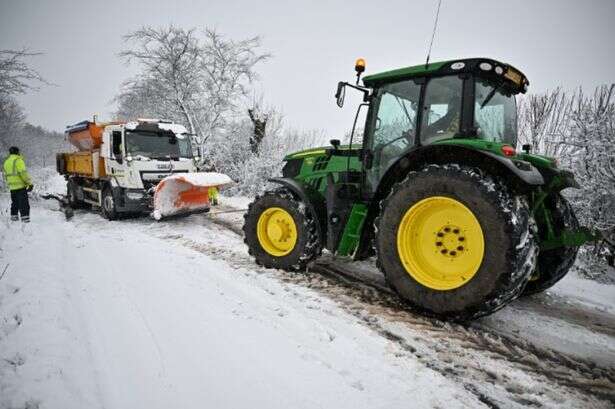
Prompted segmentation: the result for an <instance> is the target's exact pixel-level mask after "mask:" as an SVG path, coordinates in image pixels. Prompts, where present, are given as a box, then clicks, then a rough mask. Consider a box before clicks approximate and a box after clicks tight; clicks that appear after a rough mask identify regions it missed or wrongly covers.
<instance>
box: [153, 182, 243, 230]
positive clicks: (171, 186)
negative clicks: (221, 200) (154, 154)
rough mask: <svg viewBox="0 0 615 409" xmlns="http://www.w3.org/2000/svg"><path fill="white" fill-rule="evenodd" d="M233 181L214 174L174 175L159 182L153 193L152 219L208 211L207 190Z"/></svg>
mask: <svg viewBox="0 0 615 409" xmlns="http://www.w3.org/2000/svg"><path fill="white" fill-rule="evenodd" d="M232 182H233V181H232V180H231V178H229V177H228V176H227V175H224V174H222V173H214V172H203V173H176V174H174V175H171V176H168V177H166V178H164V179H162V180H161V181H160V183H158V185H157V186H156V190H155V191H154V211H153V212H152V217H153V218H154V219H156V220H160V219H162V218H163V217H168V216H173V215H177V214H182V213H191V212H196V211H199V210H206V209H209V190H210V189H211V188H215V187H219V186H223V185H228V184H230V183H232Z"/></svg>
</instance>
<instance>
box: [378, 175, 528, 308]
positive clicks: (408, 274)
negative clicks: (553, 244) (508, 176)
mask: <svg viewBox="0 0 615 409" xmlns="http://www.w3.org/2000/svg"><path fill="white" fill-rule="evenodd" d="M534 226H535V225H534V220H533V218H532V217H531V214H530V211H529V209H528V205H527V202H526V200H525V198H523V197H520V196H515V195H513V193H512V192H511V191H510V190H509V189H508V188H507V186H506V185H505V184H504V183H502V182H501V181H499V180H496V179H494V178H492V177H489V176H485V175H482V174H481V173H480V172H479V171H476V170H473V169H470V168H466V167H460V166H457V165H453V164H451V165H443V166H436V165H429V166H427V167H425V168H424V169H422V170H421V171H420V172H411V173H410V174H409V175H408V177H407V178H406V179H405V180H404V181H403V182H400V183H397V184H396V185H394V187H393V189H392V191H391V193H390V194H389V196H388V197H387V198H386V199H385V200H384V201H383V202H382V203H381V214H380V216H379V217H378V219H377V220H376V232H377V233H376V250H377V252H378V265H379V267H380V269H381V270H382V271H383V273H384V275H385V277H386V279H387V281H388V282H389V283H390V285H391V286H392V287H393V288H394V289H395V290H396V291H397V292H398V293H399V294H400V295H401V297H403V298H404V299H406V300H407V301H408V302H409V303H410V304H412V305H413V306H414V307H415V308H417V309H418V310H420V311H421V312H424V313H427V314H430V315H435V316H437V317H440V318H444V319H453V320H468V319H474V318H477V317H480V316H483V315H487V314H490V313H493V312H494V311H497V310H498V309H500V308H502V307H503V306H504V305H506V304H507V303H508V302H510V301H511V300H513V299H515V298H516V297H518V296H519V295H520V294H521V292H522V291H523V288H524V287H525V285H526V283H527V281H528V279H529V276H530V274H531V272H532V271H533V270H534V268H535V264H536V255H537V254H538V246H537V243H536V239H535V234H534V230H535V227H534Z"/></svg>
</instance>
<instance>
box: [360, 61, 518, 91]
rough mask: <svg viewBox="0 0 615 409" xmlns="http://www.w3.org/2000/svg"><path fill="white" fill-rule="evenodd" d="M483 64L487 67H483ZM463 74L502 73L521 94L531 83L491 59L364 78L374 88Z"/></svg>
mask: <svg viewBox="0 0 615 409" xmlns="http://www.w3.org/2000/svg"><path fill="white" fill-rule="evenodd" d="M483 63H485V64H487V65H483ZM483 67H485V68H486V67H490V69H489V70H485V69H484V68H483ZM500 68H501V69H500ZM496 69H497V71H496ZM462 72H481V73H483V74H486V75H490V74H492V75H494V76H496V72H498V73H500V72H501V74H500V75H503V76H504V77H505V78H506V79H508V80H510V81H512V82H514V83H515V85H517V86H518V88H519V91H521V92H524V89H525V85H526V84H528V85H529V81H528V80H527V78H526V77H525V75H523V73H522V72H521V71H519V70H518V69H516V68H514V67H513V66H511V65H509V64H505V63H502V62H499V61H496V60H492V59H490V58H466V59H460V60H448V61H440V62H433V63H430V64H421V65H413V66H411V67H405V68H398V69H396V70H391V71H384V72H380V73H376V74H372V75H368V76H366V77H364V78H363V84H365V86H367V87H373V86H375V85H378V84H382V83H388V82H395V81H401V80H405V79H410V78H417V77H429V76H439V75H447V74H454V73H462Z"/></svg>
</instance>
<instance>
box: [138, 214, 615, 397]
mask: <svg viewBox="0 0 615 409" xmlns="http://www.w3.org/2000/svg"><path fill="white" fill-rule="evenodd" d="M197 220H198V222H199V224H203V225H205V226H206V227H208V228H209V229H215V228H216V226H217V228H218V229H219V228H220V227H221V228H222V229H223V230H222V231H219V233H222V232H224V231H229V232H232V233H234V234H236V235H239V236H240V237H241V236H242V232H241V228H240V227H239V226H238V224H237V223H236V222H234V221H232V220H230V221H229V220H222V219H219V218H216V217H212V215H209V216H205V217H201V218H198V219H197ZM194 221H195V220H194V219H192V220H191V222H188V221H186V222H184V224H185V225H188V226H194ZM133 222H134V223H135V224H144V223H143V222H142V221H140V220H134V221H133ZM174 223H178V221H174ZM150 225H151V223H150ZM180 225H181V222H180ZM156 226H161V225H156ZM178 227H181V226H178ZM145 230H148V231H149V232H150V233H152V234H153V235H155V236H157V237H158V238H161V239H164V240H173V241H177V242H179V243H181V244H183V245H184V246H186V247H189V248H192V249H194V250H196V251H199V252H201V253H204V254H207V255H208V256H211V257H213V258H217V259H222V260H224V261H226V262H227V263H228V264H229V265H231V266H232V267H234V268H237V269H248V270H251V271H256V272H257V273H259V274H265V275H268V276H273V277H274V278H276V279H278V280H280V281H283V282H286V283H289V284H294V285H300V286H302V287H307V288H310V289H313V290H316V291H317V292H318V293H320V294H324V295H326V296H327V297H328V298H330V299H332V300H334V301H335V302H336V303H337V304H338V306H340V307H341V308H342V309H343V310H345V311H346V312H348V313H350V314H351V315H352V316H354V317H356V318H357V319H358V320H359V321H360V322H361V323H362V324H364V325H366V326H368V327H369V328H371V329H372V330H374V331H375V332H377V333H379V334H380V335H382V336H383V337H386V338H387V339H389V340H390V341H391V342H392V343H394V344H395V345H397V346H398V348H399V349H400V351H402V352H400V353H401V354H405V355H407V356H409V357H412V358H415V359H418V360H420V361H421V362H422V363H423V364H424V365H425V366H427V367H429V368H431V369H433V370H435V371H437V372H439V373H441V374H443V375H445V376H446V377H448V378H451V379H454V380H455V381H457V382H459V383H460V384H462V385H463V386H464V387H465V388H466V390H468V391H470V392H472V393H473V394H474V395H476V396H477V397H478V398H479V399H480V400H481V401H482V402H483V403H485V404H486V405H487V406H489V407H501V406H503V407H509V406H519V407H524V406H543V405H547V406H563V407H566V406H569V407H609V405H610V404H612V403H613V402H615V371H613V370H611V369H605V368H599V367H598V366H597V365H596V364H595V363H593V362H589V361H583V360H579V359H575V358H572V357H568V356H565V355H564V354H561V353H558V352H556V351H552V350H549V349H545V348H540V347H538V346H536V345H533V344H531V343H530V342H527V341H526V340H524V339H522V338H520V337H510V336H507V335H505V334H499V333H497V332H494V331H493V329H491V328H488V327H481V326H478V327H476V326H472V325H468V326H464V325H461V324H453V323H445V322H442V321H439V320H436V319H432V318H427V317H424V316H421V315H417V314H415V313H413V312H412V311H411V310H410V309H409V308H408V306H407V305H406V304H405V303H403V301H402V300H400V299H399V297H397V296H396V295H395V294H394V293H393V292H392V291H391V290H390V289H389V288H387V287H384V286H383V285H381V284H379V283H377V282H375V281H374V280H369V279H366V278H365V277H361V276H360V275H357V274H354V273H353V272H352V271H346V270H345V269H344V268H343V266H340V265H339V264H336V263H331V262H328V261H326V260H321V261H317V262H316V263H314V265H313V266H312V267H311V269H310V270H311V272H315V273H317V274H301V273H288V272H284V271H281V270H269V269H264V268H261V267H258V266H257V265H256V264H255V263H254V261H253V260H252V259H251V258H250V257H249V256H248V255H247V252H245V251H244V250H243V244H242V241H241V240H239V238H237V239H238V240H237V241H238V243H237V244H238V246H232V247H229V246H228V244H227V245H226V246H225V245H220V244H219V243H217V242H216V240H215V238H213V239H210V240H207V239H205V240H204V241H201V240H200V239H199V241H195V240H192V239H188V238H185V237H184V236H183V235H182V234H179V233H173V234H169V233H168V230H166V231H165V230H164V228H156V227H155V228H152V229H145ZM156 230H158V231H156ZM175 231H177V232H179V231H181V229H180V228H178V229H176V230H175ZM528 377H529V378H530V379H524V378H528ZM528 385H530V386H528Z"/></svg>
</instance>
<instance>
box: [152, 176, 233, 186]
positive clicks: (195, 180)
mask: <svg viewBox="0 0 615 409" xmlns="http://www.w3.org/2000/svg"><path fill="white" fill-rule="evenodd" d="M164 180H183V181H186V182H188V183H190V184H192V185H195V186H206V187H210V186H224V185H228V184H231V183H233V181H232V180H231V178H230V177H228V176H227V175H224V174H222V173H216V172H198V173H174V174H173V175H171V176H168V177H166V178H165V179H164Z"/></svg>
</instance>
